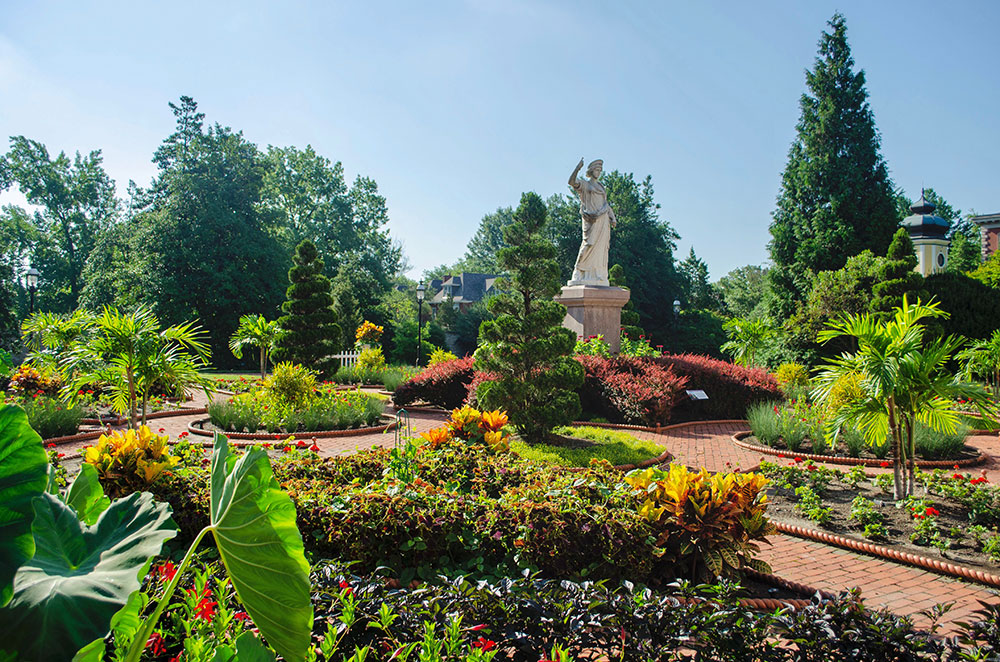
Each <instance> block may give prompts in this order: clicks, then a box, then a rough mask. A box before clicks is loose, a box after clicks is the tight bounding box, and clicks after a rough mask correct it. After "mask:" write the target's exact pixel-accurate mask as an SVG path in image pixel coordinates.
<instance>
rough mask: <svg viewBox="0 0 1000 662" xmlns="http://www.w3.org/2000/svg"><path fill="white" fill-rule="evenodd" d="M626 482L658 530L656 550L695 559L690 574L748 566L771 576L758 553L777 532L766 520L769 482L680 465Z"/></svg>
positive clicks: (728, 572)
mask: <svg viewBox="0 0 1000 662" xmlns="http://www.w3.org/2000/svg"><path fill="white" fill-rule="evenodd" d="M625 481H626V482H627V483H628V484H629V485H631V486H632V488H633V489H635V490H636V492H637V493H639V496H640V498H641V499H642V505H641V506H640V507H639V514H640V515H642V516H643V517H645V518H646V519H647V520H648V521H649V522H650V523H652V524H653V526H654V527H657V528H658V529H659V533H658V538H657V546H659V547H660V548H662V549H663V550H664V553H665V554H668V555H670V556H672V557H673V559H674V560H675V561H683V560H684V559H686V558H690V559H691V576H692V578H694V579H706V580H711V579H714V578H715V577H722V576H738V575H739V572H740V570H742V569H743V568H750V569H752V570H756V571H758V572H767V573H769V572H771V568H770V567H769V566H768V565H767V563H765V562H764V561H761V560H760V559H756V558H754V555H755V554H756V553H758V552H760V547H759V546H758V544H757V543H758V542H766V541H767V536H768V535H770V534H772V533H774V531H775V527H774V524H773V523H772V522H771V521H770V520H769V519H768V518H767V514H766V513H767V495H766V494H765V492H764V487H765V486H766V485H767V479H766V478H764V476H762V475H761V474H757V473H718V474H710V473H709V472H708V471H707V470H706V469H702V470H701V471H698V472H693V471H689V470H688V468H687V467H685V466H683V465H680V464H671V465H670V468H669V470H667V471H662V470H660V469H657V468H650V469H644V470H638V469H637V470H635V471H631V472H629V473H628V474H627V475H626V476H625Z"/></svg>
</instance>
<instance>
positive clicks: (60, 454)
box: [56, 453, 66, 460]
mask: <svg viewBox="0 0 1000 662" xmlns="http://www.w3.org/2000/svg"><path fill="white" fill-rule="evenodd" d="M64 457H66V453H56V459H57V460H61V459H63V458H64Z"/></svg>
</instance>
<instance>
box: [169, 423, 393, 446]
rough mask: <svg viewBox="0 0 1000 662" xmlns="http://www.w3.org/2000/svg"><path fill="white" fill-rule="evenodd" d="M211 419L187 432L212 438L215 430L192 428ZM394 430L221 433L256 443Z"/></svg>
mask: <svg viewBox="0 0 1000 662" xmlns="http://www.w3.org/2000/svg"><path fill="white" fill-rule="evenodd" d="M210 420H211V419H208V418H199V419H198V420H196V421H191V422H190V423H188V426H187V430H188V432H190V433H191V434H193V435H196V436H199V437H214V436H215V433H216V432H217V431H216V430H212V431H208V430H204V429H202V428H196V427H194V426H195V424H196V423H206V422H209V421H210ZM395 428H396V421H392V422H391V423H389V424H387V425H375V426H372V427H367V428H351V429H350V430H317V431H316V432H302V433H299V434H298V435H296V434H294V433H272V432H252V433H251V432H224V431H222V430H218V432H222V434H224V435H226V437H227V438H229V439H246V440H252V441H253V440H256V441H283V440H285V439H288V438H289V437H296V438H298V437H300V436H301V437H308V438H315V439H336V438H338V437H361V436H364V435H366V434H376V433H384V432H388V431H389V430H394V429H395Z"/></svg>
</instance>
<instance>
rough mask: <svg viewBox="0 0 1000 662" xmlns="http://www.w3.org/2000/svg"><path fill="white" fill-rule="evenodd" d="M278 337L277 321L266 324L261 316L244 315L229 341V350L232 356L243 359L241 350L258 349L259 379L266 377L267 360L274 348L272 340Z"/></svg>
mask: <svg viewBox="0 0 1000 662" xmlns="http://www.w3.org/2000/svg"><path fill="white" fill-rule="evenodd" d="M277 336H278V322H277V320H275V321H272V322H268V321H267V320H266V319H264V316H263V315H244V316H242V317H240V324H239V326H238V327H236V332H235V333H233V336H232V337H231V338H230V339H229V349H231V350H232V352H233V356H235V357H236V358H238V359H242V358H243V348H244V347H246V346H252V347H259V348H260V378H261V379H264V378H265V377H266V376H267V360H268V358H270V356H271V350H272V349H273V348H274V339H275V338H276V337H277Z"/></svg>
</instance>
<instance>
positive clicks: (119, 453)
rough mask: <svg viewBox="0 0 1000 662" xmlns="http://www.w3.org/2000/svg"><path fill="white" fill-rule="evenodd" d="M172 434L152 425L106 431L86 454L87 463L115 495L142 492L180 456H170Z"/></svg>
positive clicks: (112, 494) (106, 487)
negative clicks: (159, 430)
mask: <svg viewBox="0 0 1000 662" xmlns="http://www.w3.org/2000/svg"><path fill="white" fill-rule="evenodd" d="M169 440H170V437H169V435H159V434H154V433H153V431H152V430H150V429H149V426H147V425H143V426H141V427H140V428H139V429H138V430H126V431H120V430H116V431H114V432H109V433H108V434H102V435H101V437H100V439H98V440H97V445H95V446H91V447H90V448H88V449H87V451H86V453H85V454H84V458H83V459H84V462H86V463H87V464H89V465H91V466H93V467H94V469H96V470H97V475H98V477H100V479H101V483H102V484H103V485H104V487H105V489H106V490H108V492H109V494H110V496H111V497H116V496H118V495H120V494H130V493H132V492H138V491H141V490H143V489H145V488H147V487H148V486H149V485H151V484H152V483H153V481H155V480H156V479H157V478H159V477H160V475H161V474H162V473H163V472H164V471H165V470H167V469H169V468H170V467H172V466H174V465H175V464H177V458H176V457H173V456H171V455H170V450H169V448H168V446H167V442H168V441H169Z"/></svg>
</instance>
